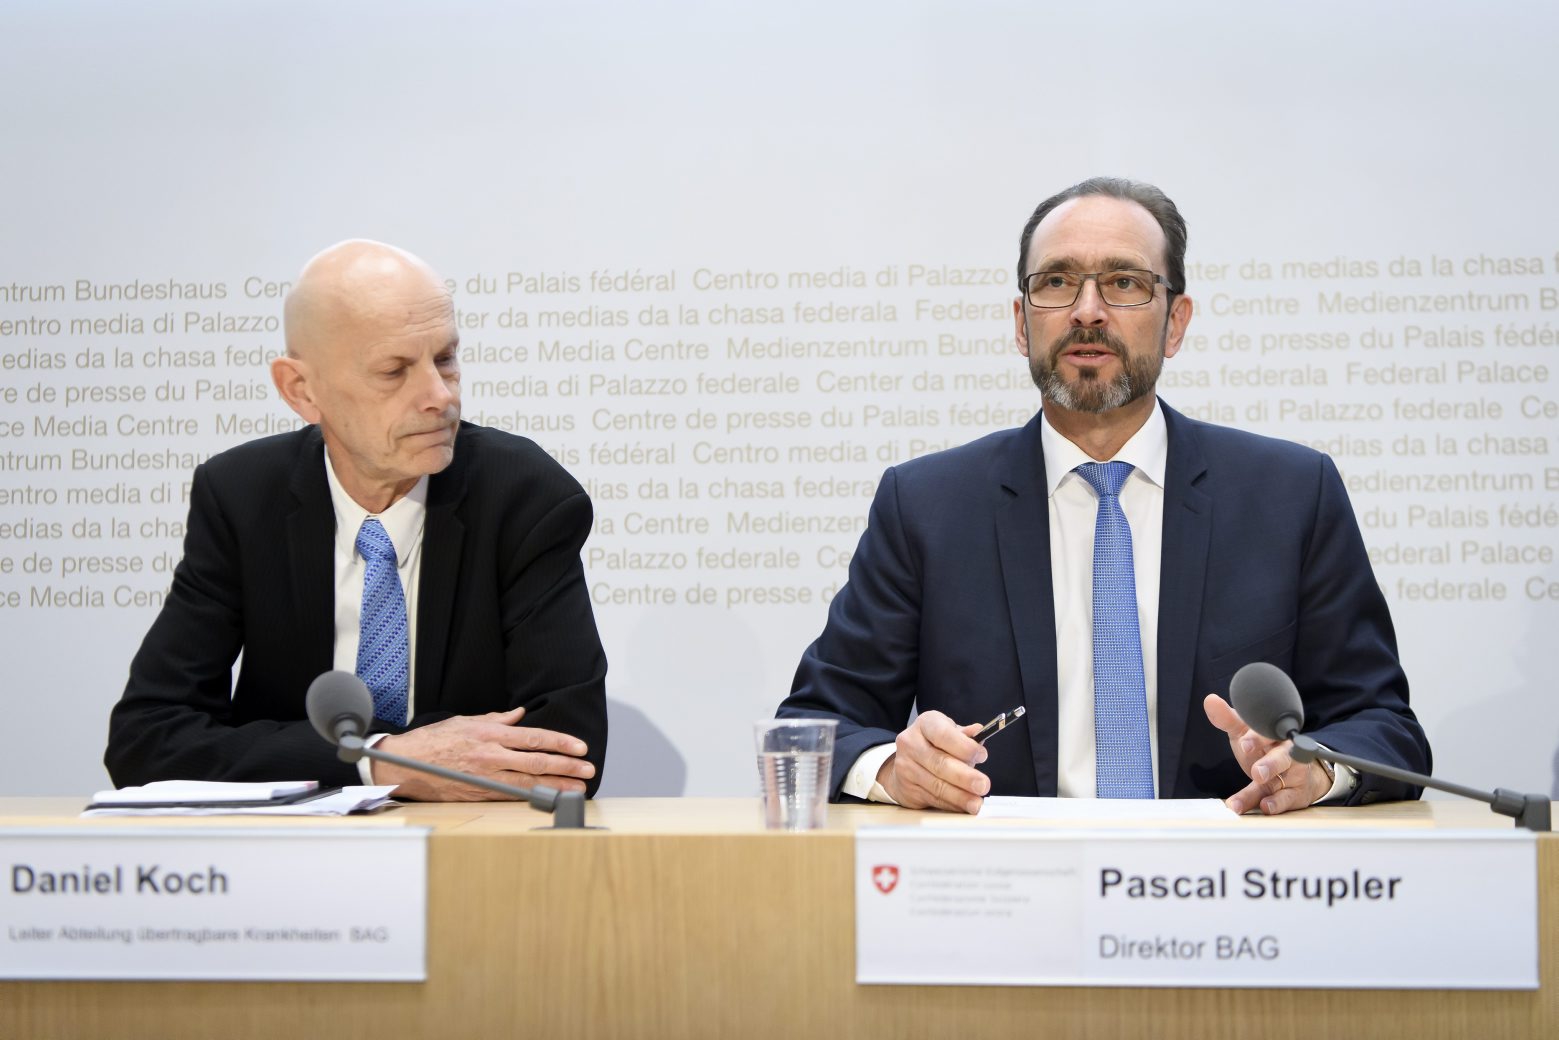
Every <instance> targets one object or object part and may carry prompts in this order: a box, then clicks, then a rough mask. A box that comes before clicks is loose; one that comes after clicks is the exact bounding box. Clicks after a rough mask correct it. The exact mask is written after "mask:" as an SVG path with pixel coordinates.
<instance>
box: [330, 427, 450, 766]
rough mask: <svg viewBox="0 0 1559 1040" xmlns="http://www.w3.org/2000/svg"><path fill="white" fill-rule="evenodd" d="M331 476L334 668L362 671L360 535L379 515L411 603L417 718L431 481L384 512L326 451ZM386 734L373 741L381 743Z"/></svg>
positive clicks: (410, 704)
mask: <svg viewBox="0 0 1559 1040" xmlns="http://www.w3.org/2000/svg"><path fill="white" fill-rule="evenodd" d="M325 477H326V479H327V480H328V481H329V482H330V501H331V504H332V505H333V506H334V507H335V511H336V551H335V570H336V611H335V617H336V638H335V653H334V655H333V656H332V658H331V664H332V665H333V667H335V668H336V669H338V670H340V671H343V672H356V671H357V644H358V637H359V634H360V631H361V628H362V616H363V578H364V576H365V575H366V573H367V570H368V564H367V561H365V560H364V559H363V556H362V554H361V553H359V552H358V551H357V532H358V531H359V530H360V529H361V528H362V526H363V521H364V520H366V519H367V518H368V517H370V516H375V517H377V519H378V521H379V523H380V524H381V525H382V526H383V527H384V532H385V534H387V535H389V536H390V543H391V544H392V545H394V546H395V572H396V574H397V575H398V576H399V577H400V579H401V594H402V595H403V596H404V597H405V599H406V639H407V644H408V645H407V649H408V650H409V651H410V657H409V658H408V661H407V676H406V678H407V684H406V717H407V718H408V719H410V718H411V717H412V716H413V715H414V714H416V693H417V679H416V676H417V586H418V584H419V582H420V577H421V574H422V531H423V527H424V525H425V523H426V522H427V517H428V507H427V502H428V478H427V477H423V478H422V479H421V480H419V481H417V483H416V486H414V487H413V488H412V489H411V490H410V491H408V492H407V493H406V494H405V496H403V497H402V498H398V499H396V500H395V502H394V503H393V504H391V506H390V508H388V509H386V510H385V511H384V512H382V513H370V512H368V510H366V509H364V508H363V507H362V506H360V505H358V504H357V502H356V501H355V500H354V499H353V498H352V496H351V495H349V494H347V493H346V489H345V488H343V487H342V486H341V481H340V480H338V479H337V478H336V471H335V467H334V466H332V465H331V464H330V452H329V451H326V452H325ZM384 736H385V735H384V734H382V733H381V734H379V735H378V736H376V737H372V738H370V739H369V743H370V744H375V743H378V741H379V740H382V739H383V738H384ZM357 772H358V775H359V776H360V777H362V780H363V783H365V784H372V783H373V773H372V771H371V763H370V762H369V761H368V759H366V758H361V759H358V762H357Z"/></svg>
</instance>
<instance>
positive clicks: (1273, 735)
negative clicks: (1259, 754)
mask: <svg viewBox="0 0 1559 1040" xmlns="http://www.w3.org/2000/svg"><path fill="white" fill-rule="evenodd" d="M1229 700H1231V701H1232V702H1233V703H1234V710H1235V711H1237V712H1239V713H1240V718H1242V719H1244V720H1245V724H1246V725H1247V726H1249V727H1250V728H1251V729H1253V730H1255V731H1256V732H1257V733H1260V734H1261V735H1262V736H1264V737H1266V738H1267V739H1268V740H1285V739H1287V738H1288V737H1290V736H1292V735H1293V733H1294V731H1295V730H1299V729H1303V728H1304V725H1305V708H1304V705H1303V703H1301V702H1300V700H1299V690H1298V689H1297V688H1295V686H1294V680H1292V679H1290V678H1289V677H1288V673H1286V672H1284V671H1283V669H1281V668H1279V667H1278V666H1277V665H1275V664H1268V663H1267V662H1266V661H1252V662H1251V663H1250V664H1248V665H1246V666H1245V667H1243V668H1241V669H1240V670H1239V671H1237V672H1235V673H1234V678H1233V679H1231V680H1230V681H1229Z"/></svg>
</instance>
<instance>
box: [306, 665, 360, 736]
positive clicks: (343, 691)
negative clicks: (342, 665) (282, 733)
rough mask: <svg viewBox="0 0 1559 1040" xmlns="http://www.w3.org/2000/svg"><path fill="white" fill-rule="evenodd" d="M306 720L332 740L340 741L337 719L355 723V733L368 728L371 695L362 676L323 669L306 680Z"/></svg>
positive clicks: (338, 721)
mask: <svg viewBox="0 0 1559 1040" xmlns="http://www.w3.org/2000/svg"><path fill="white" fill-rule="evenodd" d="M305 703H306V704H307V706H308V712H309V721H310V722H312V723H313V724H314V729H315V730H316V731H317V732H318V733H319V735H320V736H322V737H324V738H325V739H326V740H327V741H329V742H330V743H332V744H336V743H339V741H340V739H341V737H340V723H341V722H342V721H345V720H350V721H351V722H353V723H355V725H356V730H357V733H358V735H362V734H364V733H367V732H368V720H369V719H371V718H373V713H374V698H373V694H371V693H369V692H368V687H367V686H365V685H364V684H363V680H361V679H359V678H358V677H357V676H355V675H353V674H352V673H351V672H342V671H334V672H325V673H324V674H322V675H321V676H320V677H319V678H317V679H315V680H314V681H313V682H311V683H309V692H308V696H307V698H306V699H305Z"/></svg>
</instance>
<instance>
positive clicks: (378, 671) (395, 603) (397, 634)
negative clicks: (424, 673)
mask: <svg viewBox="0 0 1559 1040" xmlns="http://www.w3.org/2000/svg"><path fill="white" fill-rule="evenodd" d="M357 551H358V552H360V553H362V554H363V559H364V560H365V561H366V562H367V564H368V567H367V570H366V572H365V573H364V575H363V616H362V627H361V629H360V631H359V635H358V641H357V677H358V678H359V679H361V680H363V683H364V684H365V685H367V687H368V689H369V691H370V692H371V693H372V694H373V695H374V717H375V718H380V719H383V720H384V721H386V722H390V723H393V724H395V725H397V726H404V725H405V724H406V692H407V686H408V682H409V674H410V662H411V650H410V648H409V647H408V645H407V642H406V599H405V597H404V596H403V595H402V594H401V578H400V575H399V574H397V573H396V571H395V543H393V542H391V541H390V536H389V535H388V534H386V533H385V530H384V527H383V526H382V525H381V524H380V523H379V521H378V520H376V519H374V518H373V517H371V516H370V517H369V518H368V519H366V520H364V521H363V526H362V527H361V528H360V529H359V530H358V532H357Z"/></svg>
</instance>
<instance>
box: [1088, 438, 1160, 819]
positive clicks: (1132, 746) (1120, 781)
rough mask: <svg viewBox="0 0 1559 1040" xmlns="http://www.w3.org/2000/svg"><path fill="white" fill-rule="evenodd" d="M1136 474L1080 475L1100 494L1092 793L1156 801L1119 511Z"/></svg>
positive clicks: (1123, 468)
mask: <svg viewBox="0 0 1559 1040" xmlns="http://www.w3.org/2000/svg"><path fill="white" fill-rule="evenodd" d="M1131 470H1132V467H1131V464H1130V463H1126V462H1085V463H1083V464H1082V465H1081V466H1078V467H1077V473H1078V475H1079V476H1081V477H1082V478H1083V479H1084V480H1086V481H1088V483H1089V484H1091V485H1092V486H1093V489H1094V490H1095V491H1097V492H1098V493H1099V514H1098V517H1097V519H1096V520H1095V521H1094V528H1093V743H1094V754H1095V760H1094V785H1095V793H1096V794H1097V795H1098V796H1099V797H1100V798H1152V797H1153V748H1152V745H1151V744H1150V743H1149V739H1148V694H1147V682H1146V680H1144V679H1143V676H1142V630H1141V629H1140V628H1139V627H1138V626H1137V575H1136V572H1135V571H1134V570H1133V568H1132V559H1131V526H1130V525H1129V524H1128V523H1126V514H1125V513H1123V512H1121V498H1120V495H1121V485H1122V484H1124V483H1126V478H1127V476H1129V475H1130V474H1131Z"/></svg>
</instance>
